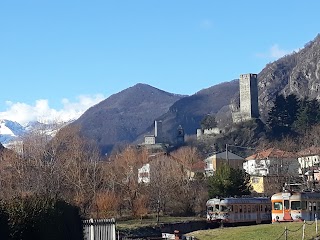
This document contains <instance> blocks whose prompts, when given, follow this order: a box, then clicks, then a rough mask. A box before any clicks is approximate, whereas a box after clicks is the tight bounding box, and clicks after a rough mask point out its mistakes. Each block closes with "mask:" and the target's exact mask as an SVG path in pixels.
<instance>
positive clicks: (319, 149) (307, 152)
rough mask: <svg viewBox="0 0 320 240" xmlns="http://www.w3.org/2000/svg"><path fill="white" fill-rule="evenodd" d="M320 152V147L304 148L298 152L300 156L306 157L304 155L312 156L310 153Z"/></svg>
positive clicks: (316, 153)
mask: <svg viewBox="0 0 320 240" xmlns="http://www.w3.org/2000/svg"><path fill="white" fill-rule="evenodd" d="M318 154H320V147H315V146H312V147H309V148H307V149H303V150H301V151H300V152H298V156H301V157H304V156H310V155H318Z"/></svg>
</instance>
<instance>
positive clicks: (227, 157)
mask: <svg viewBox="0 0 320 240" xmlns="http://www.w3.org/2000/svg"><path fill="white" fill-rule="evenodd" d="M226 160H227V164H228V165H229V156H228V143H227V144H226Z"/></svg>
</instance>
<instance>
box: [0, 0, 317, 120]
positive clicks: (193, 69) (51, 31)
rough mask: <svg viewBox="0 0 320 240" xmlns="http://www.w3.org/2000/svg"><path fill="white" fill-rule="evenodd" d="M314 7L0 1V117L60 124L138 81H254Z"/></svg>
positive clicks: (311, 17)
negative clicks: (246, 75) (246, 76)
mask: <svg viewBox="0 0 320 240" xmlns="http://www.w3.org/2000/svg"><path fill="white" fill-rule="evenodd" d="M319 9H320V1H301V0H300V1H298V0H290V1H289V0H282V1H279V0H278V1H275V0H269V1H256V0H255V1H254V0H252V1H245V0H243V1H237V0H234V1H231V0H224V1H213V0H210V1H209V0H208V1H201V0H199V1H191V0H190V1H188V0H184V1H180V0H170V1H169V0H162V1H160V0H148V1H147V0H141V1H140V0H135V1H133V0H127V1H123V0H118V1H108V0H104V1H98V0H97V1H81V0H76V1H75V0H63V1H62V0H61V1H60V0H51V1H50V0H38V1H34V0H28V1H22V0H20V1H19V0H2V1H0V31H1V32H0V34H1V35H0V80H1V83H0V86H1V93H0V119H1V118H6V119H10V120H15V121H18V122H20V123H26V122H27V121H30V120H34V119H38V120H43V121H44V120H56V121H60V120H67V119H70V118H76V117H78V116H80V115H81V114H82V113H83V112H84V111H85V110H86V109H87V108H88V107H90V106H92V105H94V104H96V103H98V102H99V101H101V100H103V99H106V98H107V97H109V96H110V95H111V94H114V93H117V92H119V91H121V90H123V89H125V88H128V87H131V86H133V85H135V84H137V83H146V84H149V85H151V86H154V87H157V88H159V89H162V90H165V91H168V92H172V93H179V94H189V95H190V94H193V93H195V92H197V91H199V90H201V89H203V88H207V87H210V86H213V85H215V84H218V83H221V82H225V81H231V80H233V79H236V78H238V77H239V75H240V74H242V73H248V72H252V73H259V72H260V71H261V70H262V69H263V68H264V66H265V65H266V64H267V63H269V62H272V61H275V60H276V59H278V58H279V57H281V56H283V55H285V54H288V53H291V52H292V51H298V50H299V49H300V48H302V47H303V46H304V45H305V44H306V43H307V42H309V41H311V40H313V39H314V38H315V37H316V35H317V34H318V33H319V30H318V26H319V22H320V17H319Z"/></svg>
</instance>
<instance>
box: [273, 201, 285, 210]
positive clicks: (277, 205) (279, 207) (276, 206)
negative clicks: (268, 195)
mask: <svg viewBox="0 0 320 240" xmlns="http://www.w3.org/2000/svg"><path fill="white" fill-rule="evenodd" d="M282 208H283V206H282V202H274V203H273V209H274V210H282Z"/></svg>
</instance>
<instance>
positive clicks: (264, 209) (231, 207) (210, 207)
mask: <svg viewBox="0 0 320 240" xmlns="http://www.w3.org/2000/svg"><path fill="white" fill-rule="evenodd" d="M206 206H207V222H208V223H211V224H226V225H227V224H230V225H237V224H239V225H240V224H249V223H255V224H259V223H271V201H270V198H265V197H243V198H212V199H209V200H208V201H207V203H206Z"/></svg>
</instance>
